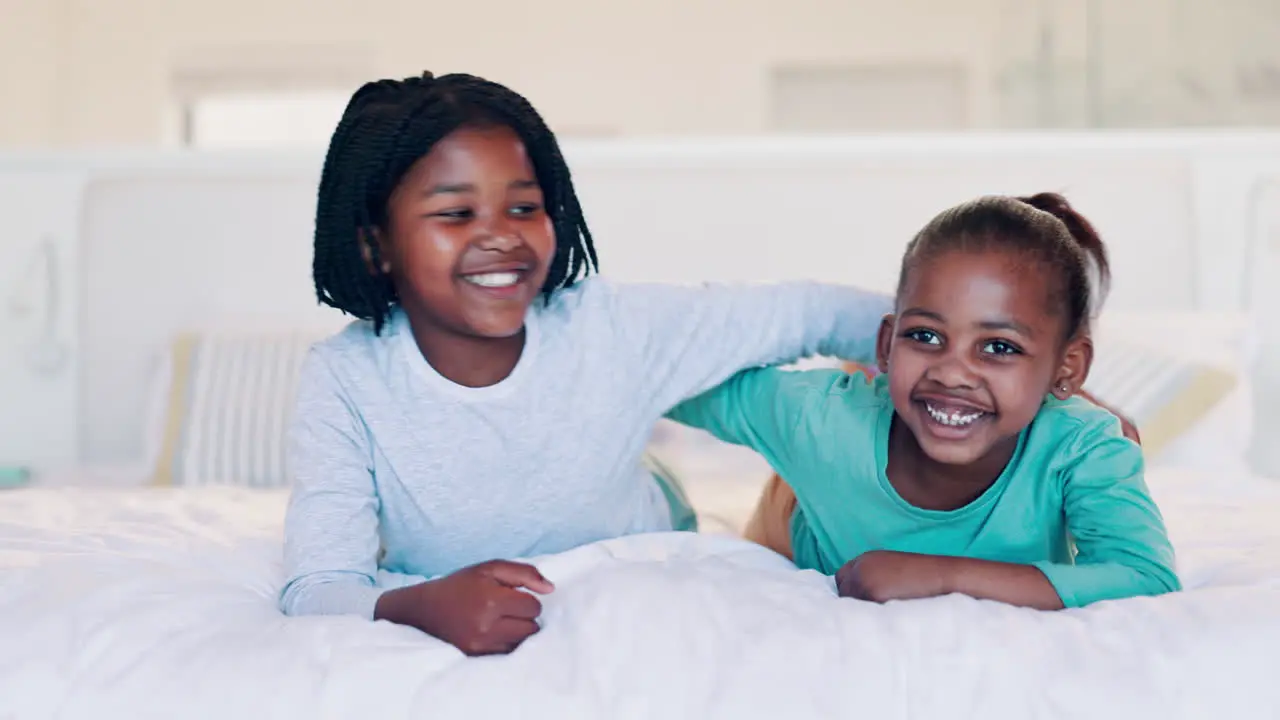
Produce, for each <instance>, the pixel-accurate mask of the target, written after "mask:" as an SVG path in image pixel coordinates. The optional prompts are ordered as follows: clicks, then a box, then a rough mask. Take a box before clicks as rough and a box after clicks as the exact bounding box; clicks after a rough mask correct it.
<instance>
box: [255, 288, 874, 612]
mask: <svg viewBox="0 0 1280 720" xmlns="http://www.w3.org/2000/svg"><path fill="white" fill-rule="evenodd" d="M890 308H891V300H890V298H888V297H886V296H883V295H879V294H873V293H867V292H864V291H860V290H856V289H853V288H846V287H838V286H829V285H818V284H812V283H791V284H779V285H764V286H741V287H733V286H706V287H696V288H695V287H676V286H661V285H615V284H612V283H609V282H607V281H606V280H604V279H602V278H599V277H595V278H591V279H588V280H586V281H583V282H581V283H579V284H578V285H576V286H574V287H573V288H570V289H567V290H563V291H560V292H558V293H556V294H555V295H554V296H553V297H552V298H551V299H550V300H549V301H548V302H547V303H546V304H545V305H543V304H541V303H539V304H537V305H535V306H534V307H533V308H531V309H530V312H529V315H528V318H527V321H526V343H525V348H524V351H523V353H522V355H521V357H520V360H519V362H518V363H517V365H516V367H515V369H514V370H513V371H512V373H511V375H510V376H508V377H507V378H506V379H504V380H503V381H501V382H499V383H498V384H496V385H493V386H490V387H485V388H467V387H462V386H460V385H456V384H454V383H452V382H450V381H449V380H447V379H445V378H444V377H443V376H441V375H439V374H438V373H436V372H435V370H433V369H432V367H431V366H430V365H429V364H428V363H427V362H426V361H425V359H424V358H423V357H422V354H421V352H420V351H419V350H418V347H417V345H416V344H415V343H414V341H413V335H412V333H411V332H410V329H409V325H408V322H407V320H406V318H405V316H404V314H403V313H399V312H397V313H396V314H395V315H394V317H393V318H392V320H391V321H390V323H389V324H388V326H387V327H386V328H385V329H384V330H383V334H382V335H381V336H376V335H374V333H373V330H372V326H371V325H370V324H369V323H364V322H357V323H353V324H352V325H350V326H349V327H348V328H347V329H346V330H344V331H343V332H341V333H339V334H338V335H336V336H334V337H332V338H329V339H328V340H325V341H323V342H321V343H319V344H317V345H316V346H315V347H314V348H313V350H312V351H311V353H310V354H309V356H308V358H307V360H306V362H305V366H304V368H303V370H302V374H301V382H300V388H299V394H298V399H297V407H296V411H295V413H294V418H293V421H292V426H291V430H290V448H289V465H290V471H291V473H292V477H293V482H294V488H293V495H292V498H291V500H290V504H289V510H288V515H287V518H286V524H285V553H284V563H285V573H286V576H287V578H286V585H285V587H284V589H283V591H282V594H281V599H280V605H281V608H282V609H283V611H284V612H286V613H288V614H291V615H304V614H321V613H325V614H356V615H361V616H364V617H372V616H373V611H374V606H375V604H376V602H377V598H378V596H379V595H380V594H381V593H382V592H384V591H385V590H386V589H389V588H391V587H399V586H402V585H405V584H409V583H412V582H418V581H421V580H422V579H423V578H428V577H436V576H440V575H444V574H448V573H450V572H453V571H456V570H458V569H461V568H463V567H466V566H468V565H471V564H474V563H477V562H483V561H486V560H492V559H516V558H526V557H532V556H537V555H544V554H550V553H556V552H562V551H565V550H568V549H571V548H573V547H576V546H579V545H582V544H585V543H589V542H593V541H597V540H602V539H607V538H613V537H619V536H623V535H627V534H632V533H640V532H655V531H662V530H669V529H671V519H670V518H671V508H670V507H669V504H668V501H667V499H666V497H665V496H664V495H663V493H662V491H661V489H660V488H659V486H658V484H657V483H656V482H655V480H654V478H653V476H652V475H650V474H649V473H648V472H647V471H646V470H645V469H644V468H643V466H642V464H641V456H642V453H643V451H644V448H645V445H646V443H647V441H648V438H649V435H650V433H651V431H652V429H653V426H654V424H655V423H656V422H657V421H658V420H659V419H660V418H661V417H662V415H663V413H665V412H666V411H667V410H669V409H670V408H671V407H672V406H674V405H675V404H676V403H678V402H680V401H681V400H684V399H686V398H688V397H692V396H693V395H696V394H698V393H700V392H702V391H705V390H707V389H709V388H712V387H714V386H716V385H717V384H719V383H721V382H723V381H724V380H726V379H727V378H729V377H730V376H731V375H733V373H735V372H736V371H738V370H740V369H743V368H746V367H752V366H758V365H767V364H773V363H783V362H790V361H792V360H795V359H798V358H800V357H805V356H809V355H814V354H817V355H827V356H835V357H843V358H848V359H854V360H867V359H869V358H870V357H871V356H872V354H873V349H874V342H875V334H876V329H877V327H878V325H879V322H880V319H881V317H882V316H883V315H884V314H885V313H887V312H889V311H890ZM380 555H381V560H380V559H379V558H380Z"/></svg>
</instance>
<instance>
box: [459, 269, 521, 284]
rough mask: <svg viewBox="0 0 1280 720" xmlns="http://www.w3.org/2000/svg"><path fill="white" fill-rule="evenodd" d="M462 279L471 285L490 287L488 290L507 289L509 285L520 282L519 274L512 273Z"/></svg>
mask: <svg viewBox="0 0 1280 720" xmlns="http://www.w3.org/2000/svg"><path fill="white" fill-rule="evenodd" d="M462 279H463V280H466V281H467V282H469V283H471V284H472V285H479V286H480V287H490V288H499V287H509V286H511V285H515V284H516V283H518V282H520V273H513V272H496V273H484V274H482V275H467V276H465V277H463V278H462Z"/></svg>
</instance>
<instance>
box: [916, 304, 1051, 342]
mask: <svg viewBox="0 0 1280 720" xmlns="http://www.w3.org/2000/svg"><path fill="white" fill-rule="evenodd" d="M912 315H914V316H916V317H922V318H927V319H929V320H933V321H934V322H939V323H943V324H945V323H946V322H947V319H946V318H945V317H943V316H942V315H941V314H939V313H936V312H934V311H932V310H925V309H924V308H907V309H906V310H904V311H903V312H902V317H909V316H912ZM978 327H980V328H982V329H983V330H1012V331H1013V332H1016V333H1018V334H1019V335H1024V336H1026V337H1035V333H1034V332H1032V330H1031V328H1029V327H1027V326H1026V325H1023V324H1022V323H1020V322H1016V321H1014V320H1012V319H1008V318H998V319H995V320H983V321H982V322H980V323H978Z"/></svg>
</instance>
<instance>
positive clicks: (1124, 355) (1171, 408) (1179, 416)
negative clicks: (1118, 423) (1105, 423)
mask: <svg viewBox="0 0 1280 720" xmlns="http://www.w3.org/2000/svg"><path fill="white" fill-rule="evenodd" d="M1096 350H1097V354H1096V355H1095V357H1094V360H1093V367H1092V368H1091V369H1090V371H1089V379H1088V380H1087V381H1086V382H1085V390H1087V391H1088V392H1089V393H1091V394H1092V395H1094V396H1095V397H1096V398H1098V400H1100V401H1102V402H1104V403H1106V404H1107V405H1109V406H1110V407H1113V408H1115V409H1116V410H1117V411H1119V412H1121V413H1123V414H1125V415H1126V416H1128V417H1129V419H1131V420H1132V421H1133V423H1134V424H1135V425H1137V426H1138V432H1140V433H1141V434H1142V448H1143V450H1144V451H1145V452H1146V454H1147V455H1148V456H1151V457H1154V456H1155V455H1158V454H1159V453H1160V451H1161V450H1164V449H1165V448H1167V447H1168V446H1169V445H1170V444H1171V443H1172V442H1173V441H1175V440H1176V439H1177V438H1178V437H1179V436H1181V435H1182V434H1184V433H1185V432H1187V431H1188V430H1190V429H1191V428H1192V427H1193V426H1194V425H1196V423H1198V422H1199V421H1200V420H1202V419H1204V418H1205V417H1206V416H1207V415H1208V414H1209V412H1210V411H1211V410H1213V409H1214V407H1216V406H1217V405H1218V403H1220V402H1221V401H1222V400H1224V399H1225V398H1226V397H1227V396H1228V395H1229V394H1230V393H1231V391H1232V390H1233V389H1235V387H1236V385H1237V383H1238V382H1239V377H1238V375H1237V373H1235V372H1233V371H1232V370H1230V369H1229V368H1228V367H1227V366H1224V365H1221V364H1210V363H1206V362H1200V361H1198V360H1195V359H1191V358H1186V357H1179V356H1175V355H1173V354H1170V353H1167V352H1162V351H1161V350H1158V349H1153V348H1149V347H1146V346H1143V345H1139V344H1135V343H1123V342H1116V341H1110V342H1107V343H1105V344H1101V345H1100V346H1098V347H1097V349H1096Z"/></svg>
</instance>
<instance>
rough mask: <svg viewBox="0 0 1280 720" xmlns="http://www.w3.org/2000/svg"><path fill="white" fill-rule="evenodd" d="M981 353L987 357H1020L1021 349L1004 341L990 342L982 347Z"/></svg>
mask: <svg viewBox="0 0 1280 720" xmlns="http://www.w3.org/2000/svg"><path fill="white" fill-rule="evenodd" d="M982 352H984V353H987V354H988V355H1021V354H1022V349H1021V348H1019V347H1018V346H1017V345H1014V344H1013V343H1009V342H1005V341H1004V340H991V341H989V342H987V343H986V344H984V345H983V346H982Z"/></svg>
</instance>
